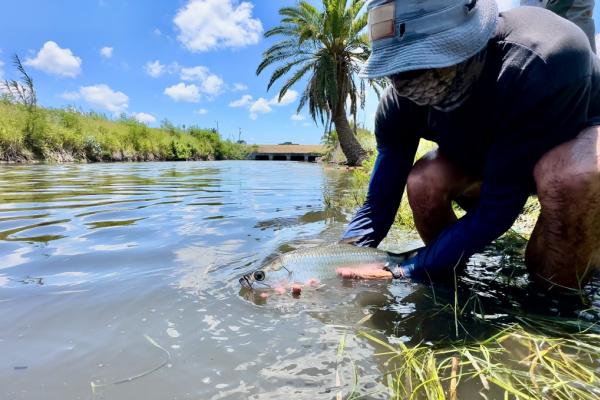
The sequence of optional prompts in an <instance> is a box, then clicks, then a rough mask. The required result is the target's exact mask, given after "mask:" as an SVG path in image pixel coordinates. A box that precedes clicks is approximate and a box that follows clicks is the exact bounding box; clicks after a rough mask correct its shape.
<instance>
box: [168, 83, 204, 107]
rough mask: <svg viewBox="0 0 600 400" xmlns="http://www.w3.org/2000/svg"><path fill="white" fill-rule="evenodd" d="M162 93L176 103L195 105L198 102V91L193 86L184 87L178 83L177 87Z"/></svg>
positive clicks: (184, 85)
mask: <svg viewBox="0 0 600 400" xmlns="http://www.w3.org/2000/svg"><path fill="white" fill-rule="evenodd" d="M164 93H165V94H166V95H167V96H169V97H170V98H172V99H173V100H175V101H177V102H179V101H184V102H188V103H197V102H198V100H200V90H199V89H198V86H196V85H194V84H191V85H186V84H185V83H183V82H180V83H178V84H177V85H174V86H170V87H168V88H166V89H165V92H164Z"/></svg>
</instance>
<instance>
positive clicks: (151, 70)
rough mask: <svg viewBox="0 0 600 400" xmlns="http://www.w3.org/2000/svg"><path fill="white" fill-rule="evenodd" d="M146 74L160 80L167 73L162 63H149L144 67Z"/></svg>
mask: <svg viewBox="0 0 600 400" xmlns="http://www.w3.org/2000/svg"><path fill="white" fill-rule="evenodd" d="M144 70H146V73H147V74H148V75H150V76H151V77H153V78H158V77H159V76H161V75H162V74H163V73H164V72H165V66H164V65H163V64H161V63H160V61H158V60H156V61H148V62H147V63H146V65H145V66H144Z"/></svg>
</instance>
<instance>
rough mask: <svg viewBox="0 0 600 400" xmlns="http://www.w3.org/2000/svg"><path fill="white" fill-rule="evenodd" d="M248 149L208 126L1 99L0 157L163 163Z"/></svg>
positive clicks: (241, 154) (237, 154) (240, 154)
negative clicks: (154, 123) (157, 123)
mask: <svg viewBox="0 0 600 400" xmlns="http://www.w3.org/2000/svg"><path fill="white" fill-rule="evenodd" d="M249 150H250V149H249V147H248V146H245V145H240V144H237V143H233V142H231V141H227V140H222V139H221V138H220V137H219V135H218V133H217V132H215V131H213V130H210V129H200V128H196V127H191V128H188V129H181V128H176V127H174V126H173V125H171V124H163V128H160V129H158V128H149V127H147V126H146V125H144V124H141V123H139V122H137V121H135V120H133V119H129V118H126V117H125V118H120V119H118V120H111V119H109V118H107V117H105V116H103V115H100V114H96V113H93V112H92V113H83V112H79V111H76V110H70V109H45V108H37V109H36V110H35V111H34V112H33V113H31V112H29V111H28V110H27V108H26V107H25V106H23V105H21V104H15V103H12V102H10V101H9V100H8V99H7V98H3V99H0V160H1V161H5V162H28V161H50V162H70V161H84V162H85V161H87V162H98V161H166V160H212V159H243V158H245V157H246V155H247V153H248V152H249Z"/></svg>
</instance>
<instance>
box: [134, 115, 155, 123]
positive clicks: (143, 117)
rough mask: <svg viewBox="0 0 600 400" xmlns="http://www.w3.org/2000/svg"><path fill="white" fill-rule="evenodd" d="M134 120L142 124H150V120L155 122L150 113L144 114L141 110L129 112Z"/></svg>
mask: <svg viewBox="0 0 600 400" xmlns="http://www.w3.org/2000/svg"><path fill="white" fill-rule="evenodd" d="M131 116H132V117H133V118H135V120H136V121H138V122H141V123H142V124H151V123H152V122H156V117H155V116H154V115H152V114H146V113H143V112H139V113H133V114H131Z"/></svg>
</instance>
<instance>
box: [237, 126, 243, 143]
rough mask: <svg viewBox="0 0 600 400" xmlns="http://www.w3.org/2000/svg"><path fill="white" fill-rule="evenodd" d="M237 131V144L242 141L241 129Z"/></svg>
mask: <svg viewBox="0 0 600 400" xmlns="http://www.w3.org/2000/svg"><path fill="white" fill-rule="evenodd" d="M238 129H239V133H238V143H239V142H241V141H242V128H238Z"/></svg>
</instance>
